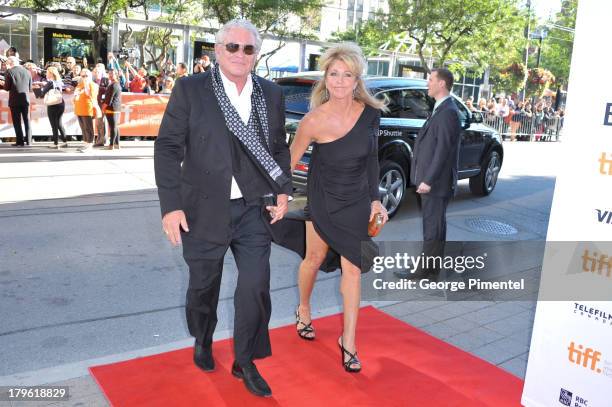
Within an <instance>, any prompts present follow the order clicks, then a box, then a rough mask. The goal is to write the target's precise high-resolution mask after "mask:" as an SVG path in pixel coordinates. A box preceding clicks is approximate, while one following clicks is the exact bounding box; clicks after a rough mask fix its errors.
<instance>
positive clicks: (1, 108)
mask: <svg viewBox="0 0 612 407" xmlns="http://www.w3.org/2000/svg"><path fill="white" fill-rule="evenodd" d="M169 96H170V95H147V94H144V93H127V92H126V93H123V94H122V95H121V102H122V103H121V104H122V106H121V117H120V119H119V133H120V135H121V136H122V137H157V132H158V130H159V125H160V124H161V120H162V117H163V115H164V111H165V110H166V104H168V99H169ZM64 101H65V103H66V110H65V112H64V115H63V116H62V122H63V124H64V128H65V129H66V134H69V135H80V134H81V128H80V127H79V124H78V121H77V118H76V116H75V115H74V104H73V95H72V94H66V93H65V94H64ZM30 126H31V128H32V135H33V136H51V134H52V133H51V125H50V124H49V119H48V117H47V106H45V105H44V103H43V100H42V99H37V98H36V97H35V96H34V94H33V93H32V94H30ZM5 137H15V131H14V130H13V120H12V118H11V111H10V108H9V106H8V92H7V91H4V90H2V91H0V138H5Z"/></svg>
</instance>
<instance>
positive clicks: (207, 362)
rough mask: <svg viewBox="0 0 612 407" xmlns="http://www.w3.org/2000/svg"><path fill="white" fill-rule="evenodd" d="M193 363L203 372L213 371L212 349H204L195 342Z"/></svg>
mask: <svg viewBox="0 0 612 407" xmlns="http://www.w3.org/2000/svg"><path fill="white" fill-rule="evenodd" d="M193 363H195V365H196V366H197V367H199V368H200V369H202V370H203V371H205V372H212V371H213V370H215V359H213V355H212V347H205V346H202V345H200V344H199V343H197V342H196V343H195V345H194V347H193Z"/></svg>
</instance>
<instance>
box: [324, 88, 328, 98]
mask: <svg viewBox="0 0 612 407" xmlns="http://www.w3.org/2000/svg"><path fill="white" fill-rule="evenodd" d="M325 99H329V92H328V91H327V88H325Z"/></svg>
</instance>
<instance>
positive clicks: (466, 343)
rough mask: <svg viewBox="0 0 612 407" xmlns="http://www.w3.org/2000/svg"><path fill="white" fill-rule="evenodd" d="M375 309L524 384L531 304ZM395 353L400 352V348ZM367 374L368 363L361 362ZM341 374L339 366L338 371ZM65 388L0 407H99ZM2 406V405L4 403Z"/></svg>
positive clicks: (80, 390)
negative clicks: (57, 397) (66, 397)
mask: <svg viewBox="0 0 612 407" xmlns="http://www.w3.org/2000/svg"><path fill="white" fill-rule="evenodd" d="M378 305H379V307H378V308H379V309H380V310H381V311H384V312H386V313H388V314H389V315H392V316H394V317H396V318H398V319H401V320H402V321H404V322H406V323H408V324H410V325H412V326H415V327H417V328H419V329H421V330H423V331H425V332H428V333H429V334H431V335H433V336H435V337H437V338H439V339H442V340H444V341H445V342H447V343H450V344H452V345H455V346H457V347H458V348H460V349H463V350H464V351H466V352H469V353H472V354H474V355H475V356H478V357H479V358H481V359H484V360H486V361H488V362H490V363H492V364H494V365H496V366H498V367H500V368H502V369H504V370H506V371H508V372H510V373H512V374H514V375H515V376H517V377H519V378H521V379H523V378H524V377H525V369H526V367H527V357H528V353H529V342H530V338H531V327H532V325H533V318H534V312H535V302H529V301H514V302H497V303H495V302H485V301H454V302H446V301H409V302H401V303H397V304H393V305H384V304H378ZM398 351H401V349H400V348H398ZM363 363H364V369H367V360H364V361H363ZM338 368H339V369H340V368H341V367H340V366H338ZM48 384H49V385H52V386H69V387H70V401H63V402H53V403H51V402H13V403H12V404H11V403H9V402H0V407H4V406H7V407H30V406H32V407H34V406H44V407H69V406H70V407H81V406H83V407H98V406H100V407H102V406H108V405H109V404H108V402H107V401H106V399H105V397H104V395H103V394H102V391H101V390H100V388H99V387H98V385H97V384H96V383H95V381H94V380H93V378H92V377H91V376H89V375H87V376H83V377H77V378H74V379H70V380H64V381H60V382H54V383H48ZM3 403H5V404H3Z"/></svg>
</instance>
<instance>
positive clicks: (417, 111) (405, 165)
mask: <svg viewBox="0 0 612 407" xmlns="http://www.w3.org/2000/svg"><path fill="white" fill-rule="evenodd" d="M321 78H322V74H321V73H320V72H315V73H312V72H311V73H305V74H301V75H297V76H292V77H287V78H280V79H277V81H276V82H277V83H278V84H279V85H280V86H282V88H283V92H284V94H285V101H286V116H287V123H286V129H287V134H288V137H289V143H291V142H292V141H293V137H294V136H295V131H296V129H297V125H298V123H299V121H300V119H301V118H302V117H303V116H304V115H305V114H306V113H307V112H308V104H309V97H310V92H311V90H312V87H313V85H314V83H315V82H316V81H318V80H319V79H321ZM364 80H365V84H366V87H367V88H368V89H369V91H370V92H371V93H372V94H373V95H375V96H376V97H378V98H385V99H386V100H387V101H388V105H387V106H388V108H389V112H387V113H384V114H383V116H382V118H381V120H380V131H379V135H380V137H379V142H378V159H379V163H380V184H379V189H380V192H381V199H382V203H383V205H385V207H386V208H387V211H388V212H389V216H393V215H395V214H396V213H397V211H398V209H399V207H400V205H401V203H402V198H403V197H404V191H405V189H406V188H407V187H409V186H411V185H410V176H409V173H410V161H411V160H412V150H413V147H414V141H415V139H416V137H417V134H418V132H419V129H420V128H421V126H423V123H424V122H425V120H426V119H427V117H428V115H429V114H430V112H431V111H432V110H433V106H434V104H435V100H433V99H432V98H431V97H429V96H428V95H427V82H426V81H424V80H421V79H409V78H387V77H373V76H366V77H365V78H364ZM453 101H454V102H455V103H456V104H457V108H458V109H459V112H460V116H461V117H460V119H461V122H462V126H463V129H464V131H463V132H462V134H461V148H460V153H459V179H464V178H469V179H470V190H471V191H472V193H474V194H475V195H479V196H486V195H489V194H490V193H491V192H493V189H494V188H495V184H496V183H497V175H498V174H499V170H500V169H501V165H502V160H503V157H504V150H503V147H502V144H501V137H500V135H499V134H498V133H497V132H496V131H495V130H494V129H492V128H490V127H488V126H486V125H484V124H483V123H482V115H481V114H480V113H478V112H470V111H469V110H468V108H467V107H466V106H465V105H464V104H463V102H462V101H461V100H460V99H459V98H457V97H456V96H454V95H453ZM310 152H311V148H309V149H308V151H307V152H306V153H305V154H304V156H303V157H302V159H301V160H300V162H299V163H298V164H297V166H296V168H295V170H294V172H293V184H294V186H295V187H296V188H297V189H298V190H302V189H304V190H305V188H306V182H307V174H308V164H309V162H310Z"/></svg>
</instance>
